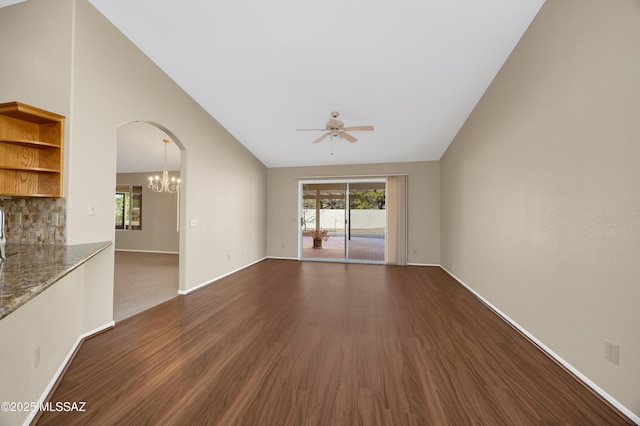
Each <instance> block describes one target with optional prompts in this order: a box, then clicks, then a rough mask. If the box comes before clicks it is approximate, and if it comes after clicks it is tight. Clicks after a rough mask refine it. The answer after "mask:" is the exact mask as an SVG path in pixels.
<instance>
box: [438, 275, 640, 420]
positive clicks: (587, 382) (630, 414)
mask: <svg viewBox="0 0 640 426" xmlns="http://www.w3.org/2000/svg"><path fill="white" fill-rule="evenodd" d="M439 266H440V267H441V268H442V269H443V270H444V271H445V272H446V273H447V274H449V275H450V276H451V277H452V278H453V279H455V280H456V281H458V282H459V283H460V284H462V285H463V286H464V287H465V288H466V289H467V290H469V291H470V292H471V293H473V294H474V295H475V296H476V297H477V298H478V299H480V300H481V301H482V303H484V304H485V305H487V306H488V307H489V308H490V309H491V310H493V311H494V312H495V313H496V314H498V315H499V316H500V317H502V319H504V320H505V321H506V322H507V323H509V324H510V325H511V326H512V327H513V328H515V329H516V330H518V331H519V332H520V333H522V334H523V335H524V336H526V337H527V338H528V339H529V340H531V341H532V342H533V343H534V344H535V345H537V346H538V347H539V348H540V350H542V351H543V352H545V353H546V354H547V355H548V356H550V357H551V358H553V359H554V360H556V362H558V363H559V364H560V365H562V366H563V367H564V368H566V369H567V370H568V371H570V372H571V373H573V374H574V375H575V376H576V377H577V378H578V379H579V380H580V381H582V382H583V383H584V384H585V385H587V386H589V387H590V388H591V389H593V391H594V392H596V393H597V394H598V395H600V396H601V397H602V398H604V399H605V400H607V401H608V402H609V403H610V404H611V405H613V406H614V407H616V408H617V409H618V410H619V411H620V412H621V413H623V414H624V415H626V416H627V417H629V419H631V421H633V422H635V423H636V424H639V425H640V417H638V416H637V415H636V414H634V413H633V412H632V411H631V410H629V409H628V408H627V407H625V406H624V405H622V404H620V402H618V401H617V400H616V399H615V398H613V397H612V396H611V395H609V394H608V393H607V392H605V391H604V389H602V388H601V387H600V386H598V385H597V384H595V383H594V382H593V381H591V379H589V378H588V377H587V376H585V375H584V374H582V373H581V372H580V371H579V370H578V369H576V368H575V367H574V366H572V365H571V364H569V363H568V362H567V361H565V360H564V359H562V357H560V355H558V354H557V353H555V352H554V351H552V350H551V349H550V348H549V347H547V345H545V344H544V343H542V342H541V341H540V340H538V339H537V338H536V337H535V336H534V335H533V334H531V333H529V332H528V331H527V330H526V329H525V328H524V327H522V326H521V325H520V324H518V323H517V322H515V321H514V320H513V319H511V318H510V317H509V316H508V315H507V314H505V313H504V312H502V311H501V310H500V309H498V308H496V307H495V306H494V305H493V304H492V303H491V302H489V301H488V300H487V299H485V298H484V297H482V296H481V295H480V294H479V293H478V292H476V291H475V290H474V289H473V288H471V287H470V286H468V285H467V284H466V283H465V282H464V281H462V280H461V279H460V278H458V277H456V276H455V275H454V274H452V273H451V272H450V271H449V270H448V269H447V268H445V267H444V266H442V265H439Z"/></svg>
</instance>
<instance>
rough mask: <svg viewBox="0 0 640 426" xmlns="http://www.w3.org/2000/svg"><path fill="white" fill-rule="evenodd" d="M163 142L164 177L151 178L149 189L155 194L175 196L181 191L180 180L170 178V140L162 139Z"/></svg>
mask: <svg viewBox="0 0 640 426" xmlns="http://www.w3.org/2000/svg"><path fill="white" fill-rule="evenodd" d="M162 142H164V169H162V177H160V176H155V177H154V176H149V188H151V189H152V190H153V192H167V193H169V194H173V193H174V192H178V191H179V190H180V179H179V178H178V179H176V177H175V176H173V177H171V178H169V172H168V171H167V145H168V144H169V139H162Z"/></svg>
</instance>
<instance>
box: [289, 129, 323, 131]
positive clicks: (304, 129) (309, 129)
mask: <svg viewBox="0 0 640 426" xmlns="http://www.w3.org/2000/svg"><path fill="white" fill-rule="evenodd" d="M305 130H319V131H321V132H326V131H327V129H296V131H297V132H304V131H305Z"/></svg>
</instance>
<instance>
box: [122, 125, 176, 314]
mask: <svg viewBox="0 0 640 426" xmlns="http://www.w3.org/2000/svg"><path fill="white" fill-rule="evenodd" d="M165 141H166V142H167V143H165ZM117 144H118V148H117V163H116V170H117V174H116V187H115V203H114V210H115V214H114V221H115V238H114V245H115V275H114V303H113V306H114V321H116V322H118V321H121V320H123V319H125V318H128V317H130V316H133V315H135V314H137V313H140V312H142V311H144V310H146V309H149V308H151V307H153V306H156V305H158V304H160V303H163V302H165V301H167V300H169V299H171V298H173V297H176V296H177V295H178V289H179V263H180V262H179V259H180V236H179V235H180V202H181V201H180V199H181V196H180V191H178V192H176V193H170V192H155V191H153V190H152V189H151V188H149V177H152V176H153V177H155V176H158V175H161V174H162V172H163V169H165V164H166V170H167V171H168V172H169V175H170V176H171V177H174V178H180V172H181V157H182V155H181V148H182V147H181V144H180V143H179V141H178V140H177V139H176V138H175V136H174V135H173V134H172V133H171V132H169V131H168V130H167V129H165V128H163V127H162V126H160V125H158V124H156V123H153V122H144V121H131V122H127V123H124V124H122V125H121V126H119V127H118V138H117ZM165 149H166V156H165ZM165 158H166V160H165ZM182 185H184V183H182Z"/></svg>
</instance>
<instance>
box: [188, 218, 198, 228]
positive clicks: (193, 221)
mask: <svg viewBox="0 0 640 426" xmlns="http://www.w3.org/2000/svg"><path fill="white" fill-rule="evenodd" d="M189 226H190V227H192V228H195V227H196V226H198V221H197V220H195V219H191V220H190V221H189Z"/></svg>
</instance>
